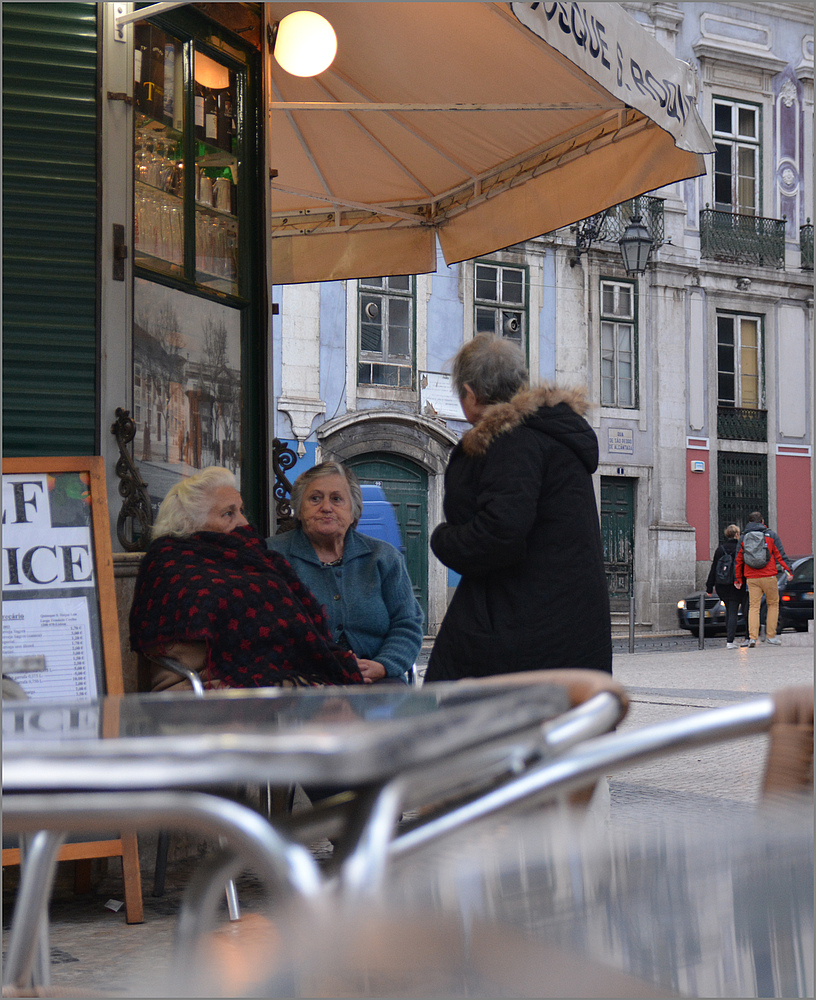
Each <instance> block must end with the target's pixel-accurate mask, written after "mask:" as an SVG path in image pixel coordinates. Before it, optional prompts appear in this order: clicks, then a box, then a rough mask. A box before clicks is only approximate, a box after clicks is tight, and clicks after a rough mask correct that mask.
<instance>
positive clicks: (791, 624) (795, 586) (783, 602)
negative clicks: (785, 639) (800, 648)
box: [779, 556, 813, 632]
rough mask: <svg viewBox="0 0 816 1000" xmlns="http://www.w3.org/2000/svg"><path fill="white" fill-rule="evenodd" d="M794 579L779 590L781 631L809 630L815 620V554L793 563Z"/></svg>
mask: <svg viewBox="0 0 816 1000" xmlns="http://www.w3.org/2000/svg"><path fill="white" fill-rule="evenodd" d="M791 569H792V570H793V579H792V580H791V581H790V583H785V584H783V586H782V589H781V590H780V592H779V631H780V632H781V631H782V629H785V628H793V629H796V631H797V632H807V630H808V622H809V621H812V620H813V556H805V557H804V558H803V559H797V560H796V561H795V562H794V563H793V564H792V565H791Z"/></svg>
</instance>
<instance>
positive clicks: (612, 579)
mask: <svg viewBox="0 0 816 1000" xmlns="http://www.w3.org/2000/svg"><path fill="white" fill-rule="evenodd" d="M601 535H602V537H603V549H604V564H605V566H606V580H607V584H608V586H609V603H610V607H611V609H612V610H613V611H624V610H627V609H628V607H629V592H630V588H631V586H632V571H633V568H634V562H635V481H634V479H624V478H618V477H617V476H602V477H601Z"/></svg>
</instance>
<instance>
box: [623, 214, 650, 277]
mask: <svg viewBox="0 0 816 1000" xmlns="http://www.w3.org/2000/svg"><path fill="white" fill-rule="evenodd" d="M653 243H654V241H653V240H652V238H651V236H650V235H649V231H648V229H647V228H646V227H645V226H644V225H643V221H642V220H641V218H640V216H639V215H633V216H632V218H631V219H630V220H629V225H628V226H627V227H626V230H625V231H624V234H623V236H621V238H620V240H619V241H618V246H619V247H620V251H621V256H622V257H623V266H624V267H625V268H626V273H627V274H643V272H644V271H645V270H646V264H647V263H648V261H649V254H650V253H651V252H652V246H653Z"/></svg>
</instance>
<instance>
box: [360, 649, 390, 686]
mask: <svg viewBox="0 0 816 1000" xmlns="http://www.w3.org/2000/svg"><path fill="white" fill-rule="evenodd" d="M354 659H355V660H356V661H357V666H358V667H359V669H360V673H361V674H362V675H363V683H364V684H373V683H374V681H381V680H382V679H383V677H385V676H386V669H385V667H384V666H383V665H382V663H380V662H378V661H377V660H361V659H360V657H359V656H355V657H354Z"/></svg>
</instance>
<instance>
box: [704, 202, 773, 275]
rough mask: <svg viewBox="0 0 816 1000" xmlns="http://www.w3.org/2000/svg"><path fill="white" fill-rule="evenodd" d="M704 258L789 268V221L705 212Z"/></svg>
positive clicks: (712, 210) (715, 211)
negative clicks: (786, 240)
mask: <svg viewBox="0 0 816 1000" xmlns="http://www.w3.org/2000/svg"><path fill="white" fill-rule="evenodd" d="M700 256H701V257H703V258H705V259H708V260H721V261H725V262H730V263H734V264H755V265H756V266H758V267H784V266H785V220H784V219H768V218H765V217H763V216H761V215H741V214H739V213H738V212H720V211H717V210H716V209H713V208H707V207H706V208H704V209H703V210H702V211H701V212H700Z"/></svg>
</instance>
